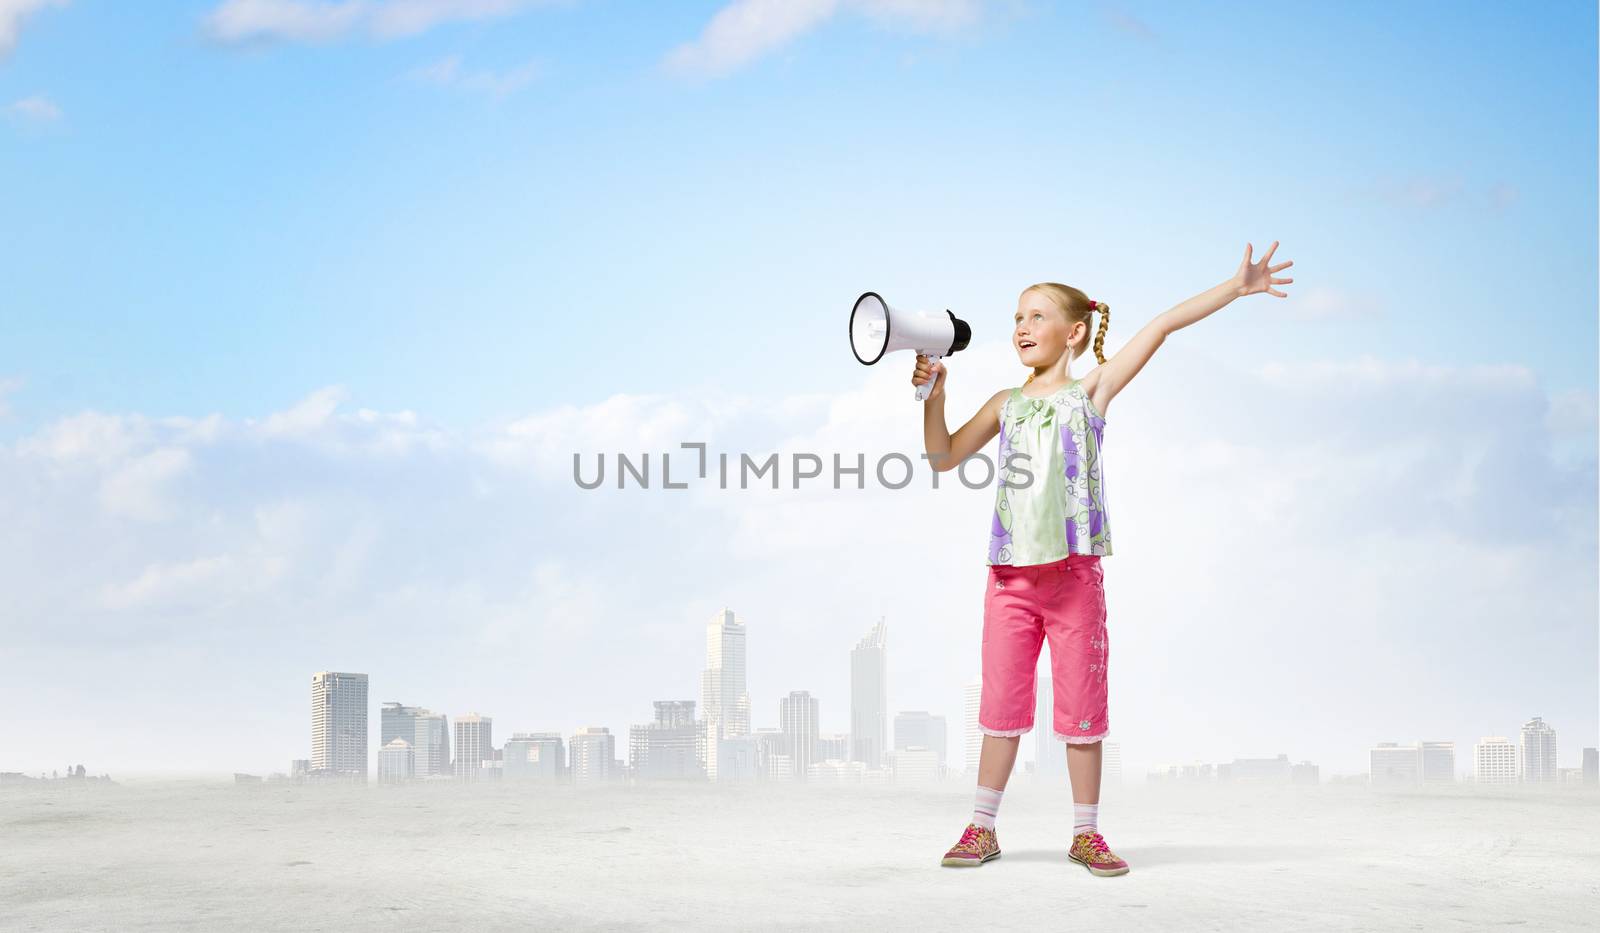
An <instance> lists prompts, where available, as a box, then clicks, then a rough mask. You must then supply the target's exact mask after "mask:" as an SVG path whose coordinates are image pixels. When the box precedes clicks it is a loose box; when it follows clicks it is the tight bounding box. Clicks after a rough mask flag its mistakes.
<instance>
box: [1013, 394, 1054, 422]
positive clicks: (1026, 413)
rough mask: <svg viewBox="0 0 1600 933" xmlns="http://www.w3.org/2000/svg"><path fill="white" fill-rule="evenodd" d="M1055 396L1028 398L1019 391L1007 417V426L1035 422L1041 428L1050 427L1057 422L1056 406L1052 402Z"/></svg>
mask: <svg viewBox="0 0 1600 933" xmlns="http://www.w3.org/2000/svg"><path fill="white" fill-rule="evenodd" d="M1052 398H1054V396H1047V397H1045V398H1028V397H1027V396H1026V395H1023V394H1021V393H1018V394H1017V396H1016V397H1015V398H1013V399H1012V400H1011V411H1010V414H1009V415H1008V416H1007V418H1006V426H1007V427H1012V428H1016V427H1021V426H1022V425H1023V424H1025V423H1028V422H1033V423H1035V424H1037V425H1038V426H1039V427H1040V428H1049V427H1051V426H1053V425H1054V424H1055V423H1056V406H1055V405H1053V404H1051V399H1052Z"/></svg>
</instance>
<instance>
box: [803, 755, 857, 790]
mask: <svg viewBox="0 0 1600 933" xmlns="http://www.w3.org/2000/svg"><path fill="white" fill-rule="evenodd" d="M866 770H867V768H866V765H863V764H862V763H861V762H859V761H840V760H839V759H837V758H830V759H828V760H827V761H814V762H812V763H811V765H810V766H809V767H808V768H807V770H806V779H807V780H809V781H810V782H812V783H814V784H860V783H861V776H862V774H863V773H864V772H865V771H866Z"/></svg>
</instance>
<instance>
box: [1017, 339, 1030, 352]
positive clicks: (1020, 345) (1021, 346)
mask: <svg viewBox="0 0 1600 933" xmlns="http://www.w3.org/2000/svg"><path fill="white" fill-rule="evenodd" d="M1017 349H1019V350H1032V349H1033V341H1032V340H1024V341H1022V342H1021V343H1018V344H1017Z"/></svg>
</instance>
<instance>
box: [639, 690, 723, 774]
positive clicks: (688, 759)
mask: <svg viewBox="0 0 1600 933" xmlns="http://www.w3.org/2000/svg"><path fill="white" fill-rule="evenodd" d="M655 706H656V721H655V722H653V723H650V724H649V725H644V726H634V727H632V728H631V729H629V730H628V757H629V764H630V765H631V766H632V768H633V773H634V774H635V775H637V776H638V777H640V778H642V779H644V780H660V779H682V778H697V779H703V778H704V777H705V776H706V775H705V771H704V770H703V769H702V768H701V767H700V762H699V761H698V760H697V759H696V757H695V746H696V741H695V740H696V732H697V731H698V729H699V725H698V723H696V722H695V718H694V701H693V700H656V701H655ZM735 740H737V737H736V739H735ZM722 741H724V742H726V741H729V740H728V739H723V740H722Z"/></svg>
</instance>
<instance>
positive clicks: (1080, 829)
mask: <svg viewBox="0 0 1600 933" xmlns="http://www.w3.org/2000/svg"><path fill="white" fill-rule="evenodd" d="M1099 816H1100V805H1099V804H1097V803H1074V804H1073V805H1072V834H1073V835H1074V836H1076V835H1078V834H1079V833H1092V832H1094V831H1095V822H1096V821H1097V820H1098V819H1099Z"/></svg>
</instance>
